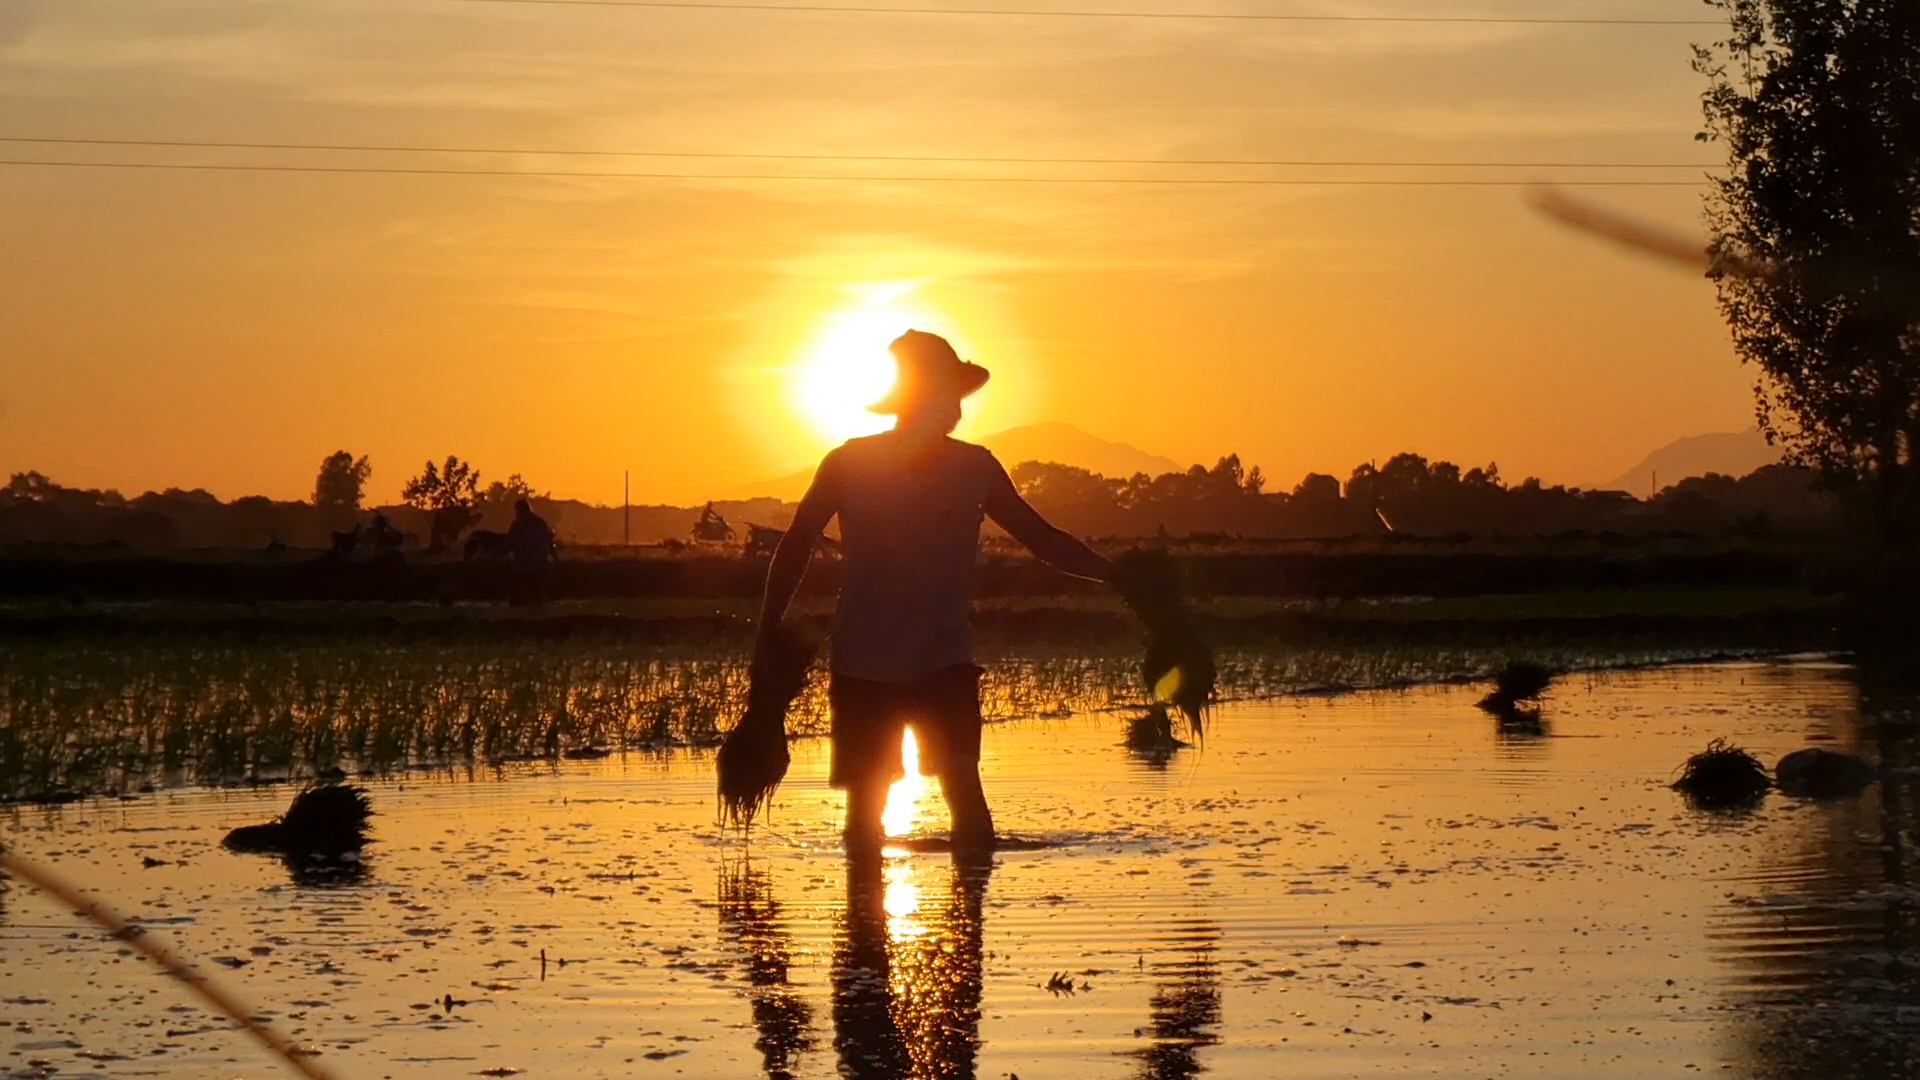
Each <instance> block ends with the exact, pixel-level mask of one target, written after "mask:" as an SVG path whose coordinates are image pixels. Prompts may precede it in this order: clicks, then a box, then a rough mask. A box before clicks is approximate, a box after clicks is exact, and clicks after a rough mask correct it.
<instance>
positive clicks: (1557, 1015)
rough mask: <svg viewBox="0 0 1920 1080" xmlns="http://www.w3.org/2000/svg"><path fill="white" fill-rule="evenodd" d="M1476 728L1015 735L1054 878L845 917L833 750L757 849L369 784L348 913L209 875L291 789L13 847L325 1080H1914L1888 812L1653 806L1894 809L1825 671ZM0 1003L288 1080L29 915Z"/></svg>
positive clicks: (14, 926) (59, 926)
mask: <svg viewBox="0 0 1920 1080" xmlns="http://www.w3.org/2000/svg"><path fill="white" fill-rule="evenodd" d="M1476 696H1477V693H1476V691H1474V690H1473V689H1471V688H1466V687H1437V688H1429V689H1420V690H1414V691H1408V692H1404V693H1392V694H1369V695H1355V696H1345V697H1332V698H1310V699H1297V698H1296V699H1282V700H1276V701H1269V702H1260V703H1250V704H1235V705H1232V706H1229V707H1226V708H1223V709H1222V710H1220V713H1219V715H1218V717H1217V723H1216V725H1215V728H1214V733H1213V735H1212V736H1211V737H1210V738H1209V740H1208V743H1207V745H1206V747H1205V748H1204V749H1200V750H1189V751H1184V752H1182V753H1180V754H1178V755H1176V756H1174V757H1173V758H1172V760H1171V761H1168V762H1165V763H1163V764H1158V765H1156V764H1155V763H1152V762H1145V761H1142V760H1140V759H1138V758H1136V757H1134V756H1132V755H1130V754H1128V753H1127V752H1126V751H1124V750H1122V749H1121V748H1120V747H1119V745H1118V743H1119V738H1120V732H1121V728H1122V727H1123V726H1124V721H1123V718H1121V717H1119V716H1115V715H1076V716H1071V717H1068V718H1065V719H1055V720H1045V721H1023V722H1018V723H1012V724H1004V725H996V726H994V727H992V728H991V729H989V732H988V735H987V739H986V755H987V762H986V770H987V775H988V791H989V794H990V796H991V797H992V798H993V800H994V803H995V807H996V811H997V813H998V816H999V821H1000V824H1001V827H1002V829H1003V831H1007V832H1012V833H1015V834H1018V835H1020V836H1021V837H1024V838H1028V839H1031V840H1035V841H1039V842H1040V845H1039V846H1036V847H1034V848H1033V849H1031V850H1017V851H1008V852H1005V853H1002V854H1001V855H1000V856H999V857H998V859H997V860H996V862H995V865H993V866H992V867H991V868H990V869H968V868H961V869H956V868H955V867H954V866H953V865H952V863H951V862H950V861H949V859H948V858H947V857H946V856H944V855H941V854H939V853H938V852H928V851H922V852H918V853H914V852H909V851H904V850H903V851H902V852H901V853H898V854H896V855H894V856H893V857H891V858H889V859H888V860H887V862H886V864H885V865H884V866H883V867H881V868H879V869H878V870H877V871H876V872H874V873H873V874H871V875H868V874H863V873H849V871H848V869H847V867H846V864H845V862H844V861H843V860H842V858H841V857H840V855H839V853H838V850H837V845H836V843H835V840H834V835H833V833H834V815H835V813H836V811H837V801H836V799H835V798H834V797H833V794H832V793H831V792H829V791H827V790H825V788H824V786H823V784H822V777H823V776H824V774H825V764H826V763H825V757H824V753H823V751H824V747H823V746H820V745H818V744H815V743H802V744H799V745H798V746H797V747H796V754H795V761H794V770H793V773H792V778H791V782H790V783H789V784H788V785H787V787H786V788H785V789H784V790H783V791H782V792H781V795H780V798H779V802H778V803H777V805H776V807H775V812H774V817H773V820H772V821H771V822H770V823H768V825H767V826H764V827H761V828H757V829H756V831H755V835H754V837H753V841H752V843H751V845H750V846H748V845H744V844H742V843H741V841H740V840H739V839H738V837H733V836H727V835H723V834H722V833H721V832H720V831H718V830H717V829H716V828H715V827H714V825H713V803H712V775H711V767H710V763H709V760H707V759H704V758H702V757H700V756H698V755H694V754H685V753H683V754H678V755H673V756H667V757H664V758H663V757H658V756H646V755H638V754H636V755H631V756H625V757H621V756H615V757H611V758H608V759H605V760H599V761H571V762H566V763H564V764H562V765H560V766H558V767H552V768H549V767H522V768H518V769H515V770H508V771H490V772H487V773H484V774H479V775H474V776H464V775H463V776H447V775H444V774H439V773H430V772H422V773H420V774H419V775H417V776H413V777H410V778H407V779H404V780H397V781H381V782H375V783H372V784H371V785H370V786H371V787H372V789H373V792H374V799H375V802H376V805H377V806H378V809H379V812H380V816H379V817H378V818H377V819H376V825H377V835H378V837H379V840H380V842H379V843H378V844H377V845H375V846H374V847H372V848H370V849H369V851H368V854H367V859H366V876H365V878H364V879H363V880H361V881H359V882H357V883H351V884H335V885H333V886H331V887H316V886H311V885H305V884H300V883H298V882H297V880H296V877H295V875H293V874H290V872H289V868H288V867H285V866H283V865H281V864H280V863H278V862H276V861H274V860H271V859H264V858H258V857H245V856H240V855H234V854H230V853H227V852H225V851H223V850H221V849H220V848H219V846H218V845H219V840H220V837H221V836H222V835H223V834H224V832H225V830H226V829H228V828H230V827H232V826H234V825H238V824H243V823H248V822H254V821H260V820H265V819H267V818H270V817H271V816H273V814H275V813H276V812H278V810H279V809H280V808H281V805H282V803H283V802H284V800H285V798H286V797H287V792H286V790H285V789H272V790H266V791H258V792H254V791H248V792H221V791H206V790H188V791H171V792H162V793H160V794H158V795H150V796H142V797H139V798H136V799H133V800H131V801H118V800H95V801H88V802H82V803H77V804H72V805H68V806H64V807H58V808H45V809H43V808H27V807H18V808H13V809H11V810H9V811H8V815H9V816H8V817H6V818H0V837H3V838H4V839H5V840H6V841H7V842H8V843H11V844H16V845H18V847H19V849H20V851H21V852H22V853H23V854H27V855H30V856H32V857H36V858H39V859H41V860H43V861H45V862H46V863H47V864H49V865H51V866H54V867H56V868H57V869H59V870H61V871H64V872H65V873H66V874H68V875H70V876H72V877H75V878H77V879H79V880H81V881H83V882H84V883H86V884H87V885H88V886H89V887H91V888H93V889H96V890H97V891H99V892H100V893H101V894H102V895H104V896H106V897H109V898H111V899H113V900H114V901H115V902H117V903H118V904H119V905H120V906H121V907H122V908H123V909H125V910H127V911H129V912H131V913H133V914H135V915H137V916H138V917H139V918H140V919H141V920H142V921H143V922H145V924H146V925H148V926H149V927H151V928H152V930H153V932H154V933H157V934H162V935H164V936H165V937H166V938H167V939H168V940H170V941H172V942H175V943H177V944H178V945H179V946H180V947H181V948H182V949H184V950H186V951H188V952H190V953H191V954H193V955H194V956H196V957H199V958H201V959H202V960H204V961H206V963H207V965H208V967H209V970H212V971H214V972H215V973H217V974H218V976H219V977H220V978H221V979H222V980H224V981H226V982H228V983H230V984H231V985H232V987H233V988H234V989H235V990H236V991H237V992H239V993H240V994H241V995H243V997H244V998H245V999H246V1000H248V1001H249V1002H251V1003H252V1004H253V1005H254V1006H255V1007H256V1008H257V1009H259V1010H260V1012H261V1013H262V1014H263V1015H266V1016H269V1017H271V1018H272V1019H273V1020H274V1021H275V1022H276V1023H278V1024H279V1025H281V1026H282V1027H283V1028H284V1029H286V1030H287V1031H289V1032H290V1033H292V1034H293V1035H294V1036H295V1037H296V1038H297V1039H298V1040H299V1041H301V1042H302V1043H303V1044H305V1045H307V1046H310V1047H311V1048H313V1049H315V1050H317V1051H318V1052H319V1053H320V1055H321V1060H322V1061H323V1062H325V1063H326V1064H327V1065H329V1066H330V1067H331V1068H333V1069H334V1070H336V1071H337V1072H338V1073H340V1075H342V1076H343V1077H347V1078H369V1077H394V1078H414V1077H419V1078H427V1077H456V1076H475V1075H482V1074H483V1072H484V1074H487V1075H510V1074H509V1073H506V1072H504V1070H523V1073H522V1075H525V1076H528V1077H541V1076H553V1077H561V1076H564V1077H590V1076H631V1075H685V1076H728V1077H734V1076H747V1075H754V1074H757V1073H758V1074H764V1075H769V1076H796V1077H828V1076H835V1075H847V1076H855V1077H867V1076H871V1077H887V1076H900V1075H908V1074H917V1075H926V1076H942V1077H969V1076H978V1077H994V1078H1004V1077H1006V1076H1008V1075H1009V1074H1016V1075H1018V1076H1020V1077H1021V1078H1023V1080H1036V1078H1045V1077H1069V1078H1073V1080H1092V1078H1098V1077H1155V1078H1161V1077H1186V1076H1194V1075H1198V1074H1200V1073H1202V1072H1205V1073H1208V1074H1210V1075H1214V1076H1219V1077H1265V1076H1274V1075H1281V1074H1286V1075H1291V1076H1316V1075H1323V1076H1342V1077H1344V1076H1353V1075H1362V1074H1366V1075H1377V1074H1394V1075H1416V1076H1420V1075H1424V1076H1501V1075H1526V1076H1623V1077H1624V1076H1634V1077H1641V1076H1685V1075H1698V1074H1699V1073H1700V1072H1703V1071H1714V1072H1718V1071H1725V1072H1728V1073H1729V1074H1731V1075H1740V1076H1755V1075H1765V1076H1780V1077H1811V1076H1820V1077H1823V1078H1827V1077H1844V1076H1904V1075H1920V1065H1916V1062H1915V1060H1914V1057H1913V1055H1914V1053H1915V1051H1914V1050H1913V1048H1912V1046H1911V1045H1910V1044H1911V1043H1913V1042H1914V1041H1915V1040H1914V1038H1913V1036H1912V1032H1913V1031H1915V1030H1920V1029H1916V1028H1914V1027H1913V1024H1914V1022H1915V1021H1916V1020H1920V977H1917V976H1916V965H1920V945H1917V942H1916V938H1917V937H1920V934H1917V933H1916V929H1915V926H1916V923H1915V910H1916V907H1915V904H1916V901H1920V889H1916V887H1915V884H1914V882H1913V880H1912V878H1911V875H1912V874H1913V873H1914V872H1915V871H1916V870H1920V846H1917V843H1916V837H1917V835H1920V834H1917V833H1916V828H1917V827H1920V814H1917V813H1916V810H1915V795H1916V785H1915V782H1914V780H1913V779H1912V776H1911V774H1910V773H1909V774H1907V777H1906V778H1904V779H1902V780H1900V781H1898V782H1897V783H1894V784H1891V785H1889V786H1888V787H1887V790H1885V791H1881V790H1879V789H1875V790H1874V791H1871V792H1869V793H1868V794H1867V795H1866V796H1864V797H1862V798H1860V799H1854V800H1847V801H1843V802H1837V803H1823V804H1815V803H1806V802H1796V801H1791V800H1786V799H1782V798H1779V797H1774V798H1773V799H1772V800H1770V801H1769V802H1768V803H1767V804H1766V805H1765V806H1763V807H1762V808H1761V809H1760V810H1758V811H1756V812H1754V813H1751V814H1746V815H1740V816H1734V817H1725V816H1721V817H1715V816H1707V815H1701V814H1697V813H1695V812H1693V811H1690V810H1688V809H1687V808H1686V807H1685V806H1684V805H1682V804H1681V803H1680V802H1679V801H1678V800H1677V799H1676V797H1675V796H1674V795H1673V794H1672V793H1671V792H1669V791H1668V790H1667V789H1666V788H1665V786H1664V785H1665V782H1666V781H1667V779H1668V778H1669V776H1670V775H1671V773H1672V771H1673V769H1674V767H1675V766H1676V765H1678V764H1679V763H1680V761H1681V760H1682V759H1683V758H1684V757H1685V756H1686V755H1687V754H1688V753H1690V752H1692V751H1693V750H1696V749H1699V748H1700V747H1701V746H1703V745H1704V744H1705V743H1706V741H1707V740H1708V739H1710V738H1712V737H1715V736H1728V737H1731V738H1733V739H1735V740H1736V741H1739V742H1741V743H1743V744H1745V745H1747V746H1749V747H1751V748H1753V749H1755V750H1756V751H1758V752H1759V753H1760V754H1761V756H1762V757H1763V758H1767V759H1768V760H1771V759H1772V758H1774V757H1776V756H1777V755H1778V754H1780V753H1784V752H1786V751H1788V750H1791V749H1794V748H1797V747H1799V746H1801V745H1805V744H1806V743H1807V742H1808V741H1809V740H1810V739H1818V740H1823V741H1825V743H1826V744H1827V745H1842V746H1845V745H1853V744H1861V745H1863V746H1864V747H1865V748H1866V749H1867V750H1868V752H1869V753H1871V754H1872V755H1873V756H1876V757H1879V756H1882V755H1885V756H1886V757H1888V758H1889V760H1890V762H1891V763H1892V764H1894V765H1896V766H1902V767H1911V766H1912V765H1914V764H1915V762H1914V760H1913V756H1912V749H1911V748H1912V741H1911V728H1909V727H1908V726H1907V723H1908V722H1907V721H1906V720H1904V719H1903V718H1901V717H1900V716H1898V715H1894V714H1886V713H1879V712H1868V713H1867V714H1866V715H1864V716H1863V714H1862V710H1861V707H1860V706H1859V705H1858V703H1857V700H1856V694H1855V691H1854V690H1853V688H1852V685H1851V682H1850V679H1849V674H1848V672H1847V671H1846V670H1845V669H1844V668H1841V667H1839V666H1836V665H1829V664H1818V663H1802V664H1734V665H1721V666H1701V667H1687V668H1669V669H1661V670H1654V671H1642V672H1634V673H1628V674H1620V675H1614V676H1606V677H1586V676H1581V677H1576V678H1574V679H1571V680H1569V681H1567V682H1566V683H1564V684H1563V685H1562V686H1561V687H1560V688H1559V689H1557V691H1556V692H1555V694H1554V696H1553V697H1552V699H1551V702H1550V705H1549V709H1548V714H1547V715H1548V722H1547V731H1546V733H1545V734H1542V735H1532V734H1520V733H1503V732H1502V731H1501V729H1500V728H1499V727H1498V726H1497V725H1496V724H1495V723H1494V722H1493V721H1492V720H1490V719H1489V718H1488V717H1486V716H1485V715H1483V714H1482V713H1480V712H1478V711H1477V710H1475V709H1474V708H1473V707H1472V702H1473V701H1474V699H1475V698H1476ZM937 802H938V800H937V795H935V794H934V793H933V792H931V791H928V792H923V793H922V795H921V798H920V800H919V802H918V804H917V808H915V809H909V810H908V811H907V813H906V817H907V821H906V825H907V831H908V832H909V834H910V836H909V837H908V839H909V840H914V839H915V838H920V839H924V838H925V837H926V836H927V835H928V834H929V833H930V832H935V831H937V830H938V828H939V827H940V824H941V823H940V822H939V820H938V818H939V815H938V813H937V812H936V811H937ZM906 846H907V847H923V846H926V845H923V844H919V843H910V844H908V845H906ZM150 862H151V863H157V865H148V864H149V863H150ZM542 952H544V954H545V957H546V963H545V965H544V970H543V966H542V962H541V954H542ZM0 971H4V972H5V977H4V983H3V984H0V1070H6V1072H5V1073H4V1074H3V1075H7V1076H41V1075H53V1076H59V1075H70V1074H87V1075H111V1076H170V1077H172V1076H177V1077H189V1076H192V1077H203V1076H253V1077H257V1076H266V1075H273V1074H274V1073H275V1072H276V1070H277V1066H276V1065H275V1064H274V1063H272V1062H271V1061H269V1060H268V1059H266V1058H265V1057H263V1056H262V1054H261V1053H260V1052H259V1051H257V1050H256V1049H255V1048H254V1047H253V1046H252V1045H251V1044H250V1043H249V1042H247V1041H246V1040H245V1039H244V1037H243V1036H242V1035H240V1034H239V1033H236V1032H234V1031H232V1030H229V1027H228V1025H226V1024H225V1023H223V1022H221V1021H219V1020H217V1019H215V1018H213V1017H211V1016H209V1015H208V1014H207V1013H206V1012H205V1011H204V1010H202V1009H201V1008H200V1007H199V1006H198V1005H197V1003H196V1002H194V1001H193V1000H191V999H189V998H188V997H187V996H185V994H184V993H183V992H182V990H181V988H179V987H178V986H176V985H174V984H172V983H170V982H169V981H167V980H166V979H164V978H162V977H161V976H159V975H158V974H157V973H156V972H155V971H154V970H153V969H152V968H151V967H149V966H147V965H145V964H144V962H143V961H140V960H138V959H137V958H135V957H134V956H132V955H131V954H129V953H128V952H127V951H126V949H125V947H124V946H122V945H119V944H118V943H115V942H112V941H109V940H106V939H104V938H103V936H102V935H100V934H98V933H94V932H92V931H90V930H89V929H87V928H85V927H83V926H81V925H79V924H77V923H75V922H74V921H73V920H72V919H71V918H70V917H69V916H68V914H67V913H65V912H63V911H61V910H59V908H58V907H57V906H55V905H53V904H52V903H50V902H49V901H47V900H46V899H45V898H43V897H40V896H38V895H37V894H34V893H32V892H31V891H29V890H27V889H26V888H24V887H23V886H20V885H19V884H17V883H15V884H12V885H9V886H0ZM449 999H452V1000H451V1003H450V1002H449ZM449 1005H451V1007H449ZM488 1070H492V1071H491V1072H485V1071H488Z"/></svg>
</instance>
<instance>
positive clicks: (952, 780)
mask: <svg viewBox="0 0 1920 1080" xmlns="http://www.w3.org/2000/svg"><path fill="white" fill-rule="evenodd" d="M927 706H928V711H929V712H930V713H931V715H930V716H929V717H928V719H929V720H930V721H931V723H929V724H928V725H927V731H926V738H923V739H922V741H921V750H920V754H921V761H922V762H930V763H931V764H932V765H933V771H934V774H935V775H937V776H939V777H940V794H941V796H942V797H943V798H944V799H946V803H947V816H948V818H949V819H950V820H951V821H952V822H953V834H952V835H953V847H954V850H955V851H963V850H973V851H990V850H992V848H993V812H992V811H990V810H988V809H987V793H986V791H985V790H984V789H982V788H981V786H980V728H981V718H980V669H979V668H976V667H974V666H972V665H970V664H969V665H965V666H962V667H955V668H949V669H947V670H946V671H943V672H940V673H939V674H938V675H937V676H935V678H934V681H933V688H932V690H931V698H930V700H929V701H928V702H927Z"/></svg>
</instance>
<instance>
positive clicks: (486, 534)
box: [461, 529, 513, 562]
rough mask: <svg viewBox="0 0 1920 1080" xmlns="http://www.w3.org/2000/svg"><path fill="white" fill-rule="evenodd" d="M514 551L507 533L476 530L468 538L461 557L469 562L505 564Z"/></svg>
mask: <svg viewBox="0 0 1920 1080" xmlns="http://www.w3.org/2000/svg"><path fill="white" fill-rule="evenodd" d="M512 550H513V548H512V545H511V544H510V543H509V542H508V540H507V534H506V533H503V532H494V531H493V530H491V529H475V530H474V531H473V532H472V533H471V534H469V535H468V536H467V542H466V544H465V545H464V546H463V547H462V549H461V552H462V556H461V557H462V558H463V559H465V560H466V561H467V562H482V561H485V562H505V561H506V560H507V556H508V554H509V553H510V552H511V551H512Z"/></svg>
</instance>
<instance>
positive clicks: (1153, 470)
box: [980, 423, 1186, 476]
mask: <svg viewBox="0 0 1920 1080" xmlns="http://www.w3.org/2000/svg"><path fill="white" fill-rule="evenodd" d="M980 443H981V445H983V446H985V447H986V448H987V449H989V450H991V451H993V456H995V457H997V458H999V459H1000V461H1001V463H1002V464H1004V465H1006V467H1007V468H1009V469H1011V468H1013V467H1014V466H1015V465H1018V464H1020V463H1021V462H1023V461H1051V462H1055V463H1056V464H1060V465H1072V466H1074V467H1075V468H1080V469H1086V470H1088V471H1089V472H1097V473H1099V474H1100V475H1102V476H1132V475H1133V474H1134V473H1146V474H1147V475H1149V476H1159V475H1160V474H1161V473H1170V472H1179V471H1181V470H1182V469H1184V468H1186V466H1184V465H1182V464H1180V463H1179V462H1177V461H1175V460H1173V459H1172V458H1165V457H1161V456H1160V455H1158V454H1149V453H1147V452H1146V451H1145V450H1142V449H1140V448H1138V447H1135V446H1129V445H1128V444H1126V443H1123V442H1113V441H1111V440H1108V439H1102V438H1100V437H1099V436H1097V435H1089V434H1087V433H1086V432H1084V431H1081V430H1080V429H1079V428H1077V427H1074V426H1073V425H1072V424H1060V423H1053V424H1029V425H1027V426H1026V427H1017V428H1008V429H1007V430H1006V431H1003V432H1001V433H1000V434H998V435H989V436H987V437H986V438H984V439H981V440H980Z"/></svg>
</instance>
